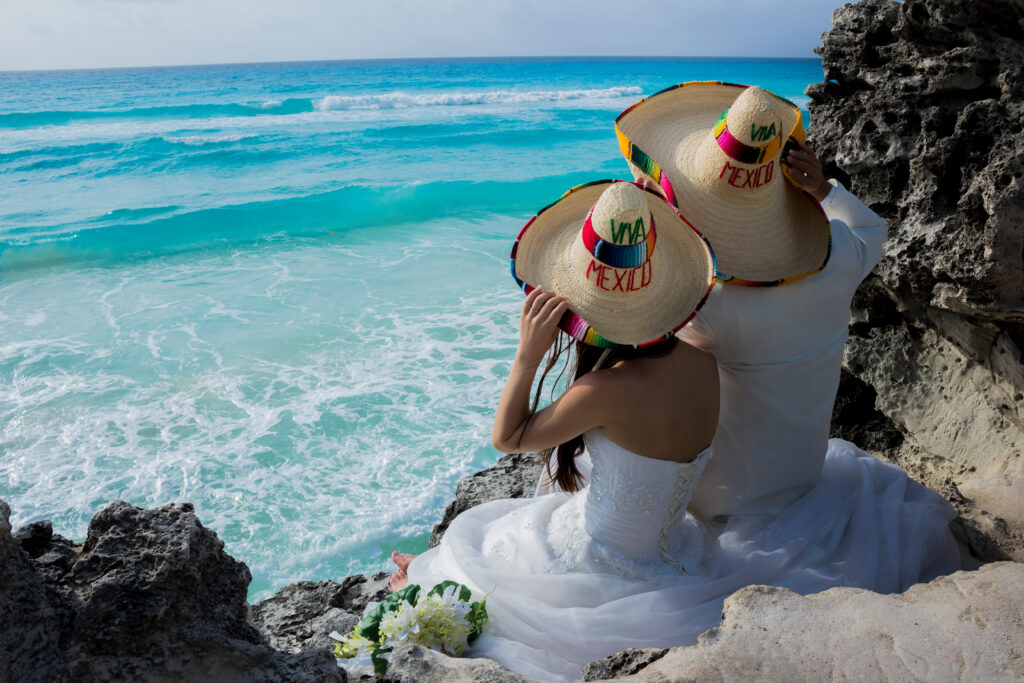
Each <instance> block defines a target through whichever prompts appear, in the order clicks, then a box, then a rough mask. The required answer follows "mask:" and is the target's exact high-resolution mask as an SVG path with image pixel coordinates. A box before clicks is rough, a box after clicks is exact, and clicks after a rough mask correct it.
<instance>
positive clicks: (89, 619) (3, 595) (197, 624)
mask: <svg viewBox="0 0 1024 683" xmlns="http://www.w3.org/2000/svg"><path fill="white" fill-rule="evenodd" d="M9 514H10V513H9V509H8V507H7V505H6V504H4V503H2V501H0V642H2V643H3V648H2V653H3V654H2V655H0V657H2V659H0V680H14V681H19V682H20V681H54V680H89V681H93V680H95V681H100V680H102V681H138V680H144V681H184V680H216V681H239V682H241V681H268V682H269V681H330V680H335V681H342V680H344V678H343V676H342V675H341V674H339V672H338V670H337V667H336V665H335V662H334V658H333V657H331V656H329V655H327V654H324V653H316V652H313V653H301V654H292V653H289V652H281V651H278V650H276V649H274V648H273V647H271V646H270V645H269V644H268V643H267V642H266V641H265V640H264V638H263V637H262V636H261V635H260V633H259V632H258V631H257V630H256V629H255V628H254V627H253V626H252V625H251V624H250V623H249V621H248V619H247V613H248V603H247V602H246V590H247V589H248V585H249V581H250V574H249V570H248V568H247V567H246V566H245V565H244V564H243V563H241V562H238V561H237V560H235V559H233V558H232V557H231V556H230V555H228V554H227V553H226V552H224V544H223V542H222V541H221V540H220V539H219V538H217V535H216V534H215V533H214V532H213V531H211V530H209V529H206V528H205V527H204V526H203V525H202V524H201V523H200V522H199V519H198V518H197V517H196V516H195V514H194V513H193V510H192V506H191V505H189V504H187V503H177V504H172V505H165V506H162V507H159V508H155V509H152V510H143V509H140V508H137V507H134V506H132V505H129V504H128V503H125V502H123V501H118V502H115V503H112V504H111V505H108V506H107V507H106V508H104V509H103V510H101V511H100V512H98V513H97V514H96V515H95V516H94V517H93V519H92V522H91V523H90V524H89V531H88V536H87V538H86V540H85V542H84V543H72V542H70V541H68V540H67V539H64V538H61V537H60V536H56V535H54V534H53V531H52V528H51V527H50V525H49V523H48V522H34V523H33V524H30V525H27V526H26V527H24V528H22V529H19V530H18V531H17V532H16V533H14V534H12V533H11V530H10V525H9V523H8V518H9Z"/></svg>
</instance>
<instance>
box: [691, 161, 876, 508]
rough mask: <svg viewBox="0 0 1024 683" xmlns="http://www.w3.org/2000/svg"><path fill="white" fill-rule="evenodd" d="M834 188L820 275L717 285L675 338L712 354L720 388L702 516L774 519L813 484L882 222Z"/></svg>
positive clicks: (700, 489)
mask: <svg viewBox="0 0 1024 683" xmlns="http://www.w3.org/2000/svg"><path fill="white" fill-rule="evenodd" d="M832 182H833V185H834V187H833V189H832V191H831V192H829V194H828V196H827V197H826V198H825V201H823V202H822V208H824V209H825V213H826V214H827V215H828V217H829V220H830V221H831V228H832V253H831V257H830V258H829V261H828V264H827V265H826V267H825V269H824V270H823V271H821V272H819V273H816V274H814V275H811V276H809V277H806V278H804V279H803V280H798V281H796V282H792V283H789V284H786V285H782V286H779V287H767V288H759V287H744V286H741V285H730V284H728V283H718V284H716V285H715V287H714V289H713V290H712V292H711V295H710V296H709V297H708V300H707V303H705V305H704V307H703V308H702V309H701V310H700V312H699V313H698V314H697V316H696V317H695V318H694V320H693V321H691V323H690V324H689V325H687V326H686V327H684V328H683V329H682V330H681V331H680V332H679V337H680V338H681V339H682V340H684V341H686V342H688V343H689V344H692V345H693V346H697V347H699V348H702V349H706V350H708V351H710V352H712V353H713V354H715V358H716V359H717V361H718V373H719V378H720V381H721V415H720V417H719V423H718V431H717V432H716V433H715V437H714V440H713V442H712V454H711V460H710V462H709V463H708V466H707V469H706V470H705V472H704V476H703V477H702V478H701V480H700V482H699V483H698V485H697V492H696V494H695V496H694V498H693V502H692V503H691V505H690V509H691V510H692V511H693V512H694V513H695V514H696V515H697V516H699V517H703V518H705V519H708V518H711V517H714V516H717V515H733V514H774V513H776V512H778V511H780V510H781V509H782V508H784V507H785V506H787V505H788V504H789V503H791V502H792V501H794V500H796V499H797V498H798V497H800V496H801V495H802V494H803V493H805V492H806V491H807V490H808V489H810V488H811V487H812V486H813V485H814V484H815V482H816V481H817V480H818V476H819V474H820V472H821V467H822V463H823V462H824V459H825V452H826V450H827V448H828V435H829V425H830V423H831V418H832V405H833V403H834V402H835V397H836V391H837V389H838V387H839V373H840V367H841V365H842V358H843V345H844V344H845V342H846V338H847V334H848V333H847V326H848V324H849V320H850V302H851V301H852V299H853V293H854V291H855V290H856V289H857V285H859V284H860V282H861V280H863V279H864V278H865V277H867V275H868V273H870V272H871V269H872V268H874V266H875V264H876V263H877V262H878V260H879V259H880V258H881V256H882V245H883V243H884V242H885V239H886V233H887V229H886V224H885V221H883V220H882V219H881V218H880V217H879V216H878V215H877V214H876V213H875V212H873V211H871V209H869V208H868V207H867V206H865V205H864V204H863V203H862V202H861V201H860V200H859V199H857V198H856V197H854V196H853V195H852V194H850V193H849V192H848V191H847V190H846V189H845V188H843V187H842V186H841V185H838V184H837V183H835V181H832ZM684 215H685V214H684ZM713 246H714V245H713V244H712V247H713Z"/></svg>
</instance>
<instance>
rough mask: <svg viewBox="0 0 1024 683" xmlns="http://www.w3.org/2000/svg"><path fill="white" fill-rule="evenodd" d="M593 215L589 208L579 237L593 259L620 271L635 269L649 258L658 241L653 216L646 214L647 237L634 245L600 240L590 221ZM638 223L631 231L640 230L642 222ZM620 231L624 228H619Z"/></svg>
mask: <svg viewBox="0 0 1024 683" xmlns="http://www.w3.org/2000/svg"><path fill="white" fill-rule="evenodd" d="M595 206H596V205H595ZM593 213H594V208H593V207H591V208H590V211H589V212H588V213H587V220H585V221H584V222H583V231H582V233H581V236H582V237H583V245H584V246H585V247H586V248H587V250H588V251H589V252H590V253H591V254H593V255H594V258H596V259H597V260H598V261H600V262H601V263H603V264H605V265H606V266H609V267H611V268H620V269H621V268H637V267H639V266H642V265H643V264H644V263H646V262H647V260H648V259H649V258H651V254H653V253H654V243H655V242H656V241H657V239H658V237H657V234H656V233H655V231H654V214H651V213H648V216H649V217H650V223H651V228H650V230H648V231H647V235H646V236H645V237H644V240H643V241H642V242H637V243H636V244H613V243H611V242H607V241H605V240H603V239H601V236H600V235H598V234H597V231H595V230H594V224H593V223H592V222H591V220H590V217H591V215H592V214H593ZM638 222H640V226H635V227H634V228H633V229H635V228H636V227H640V228H641V229H642V227H643V222H642V221H638ZM614 229H615V227H614V226H612V230H613V231H614ZM621 229H624V228H622V227H620V230H621Z"/></svg>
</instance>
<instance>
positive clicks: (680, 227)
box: [512, 180, 715, 348]
mask: <svg viewBox="0 0 1024 683" xmlns="http://www.w3.org/2000/svg"><path fill="white" fill-rule="evenodd" d="M512 277H514V278H515V280H516V282H517V283H518V284H519V286H520V287H522V288H523V290H524V291H525V292H526V293H529V292H530V290H532V289H533V288H534V287H542V288H543V289H544V290H545V291H549V292H554V293H556V294H560V295H562V296H564V297H566V298H568V299H569V306H570V310H571V312H570V313H568V314H567V315H566V316H565V317H564V318H563V319H562V321H561V323H560V327H561V328H562V329H563V330H565V331H566V332H568V333H569V334H570V335H572V336H573V337H575V338H576V339H579V340H580V341H583V342H585V343H587V344H590V345H592V346H602V347H606V348H608V347H613V346H619V345H629V346H646V345H648V344H653V343H656V342H658V341H661V340H662V339H665V338H667V337H669V336H670V335H672V334H673V333H674V332H675V331H676V330H678V329H679V328H681V327H682V326H683V325H685V324H686V323H687V322H688V321H689V320H690V318H691V317H693V314H694V313H696V312H697V309H698V308H700V306H701V305H702V304H703V303H704V300H705V299H706V298H707V296H708V293H709V292H710V291H711V286H712V285H713V284H714V282H715V259H714V256H713V254H712V252H711V248H710V247H709V246H708V244H707V241H706V240H705V239H704V238H703V236H702V235H701V234H700V233H699V232H697V231H696V230H695V229H694V228H693V226H691V225H690V224H689V223H687V222H686V220H685V219H684V218H683V217H682V216H680V215H679V214H678V213H677V212H676V210H675V209H674V208H673V207H672V206H670V205H669V204H667V203H666V202H665V201H664V200H663V199H662V198H661V197H660V196H659V195H658V194H657V193H656V192H653V191H651V190H644V189H642V188H641V187H640V186H639V185H637V184H636V183H632V182H629V181H625V180H599V181H596V182H592V183H588V184H586V185H580V186H578V187H574V188H573V189H571V190H569V191H568V192H566V193H565V194H564V195H562V198H561V199H559V200H558V201H557V202H555V203H554V204H552V205H550V206H548V207H546V208H544V209H542V210H541V211H540V213H538V214H537V215H536V216H534V217H533V218H532V219H531V220H530V222H528V223H527V224H526V226H525V227H524V228H523V229H522V231H521V232H520V233H519V237H518V238H517V239H516V242H515V244H514V245H513V246H512Z"/></svg>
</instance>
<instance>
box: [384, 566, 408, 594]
mask: <svg viewBox="0 0 1024 683" xmlns="http://www.w3.org/2000/svg"><path fill="white" fill-rule="evenodd" d="M407 583H409V575H408V574H406V573H405V570H404V569H399V570H398V571H397V572H395V573H394V574H392V575H391V578H390V579H389V580H388V586H390V587H391V592H392V593H394V592H395V591H400V590H402V589H403V588H405V584H407Z"/></svg>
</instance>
